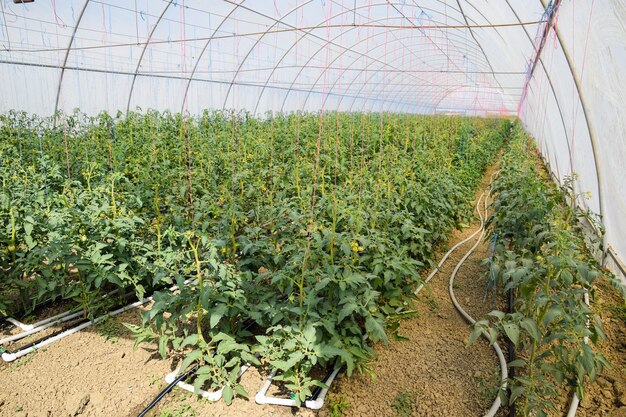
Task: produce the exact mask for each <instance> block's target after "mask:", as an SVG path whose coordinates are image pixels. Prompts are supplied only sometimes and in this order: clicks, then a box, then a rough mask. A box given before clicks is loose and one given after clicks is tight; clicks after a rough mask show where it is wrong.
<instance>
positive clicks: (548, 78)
mask: <svg viewBox="0 0 626 417" xmlns="http://www.w3.org/2000/svg"><path fill="white" fill-rule="evenodd" d="M505 1H506V4H507V5H508V6H509V9H510V10H511V12H513V15H514V16H515V18H516V19H517V21H518V22H520V23H521V22H522V20H521V19H520V17H519V15H518V14H517V11H516V10H515V9H514V8H513V6H511V3H510V2H509V0H505ZM522 29H523V30H524V33H525V34H526V37H527V38H528V41H529V42H530V44H531V45H533V47H534V42H533V39H532V36H530V33H528V30H527V29H526V27H524V26H522ZM539 63H540V64H541V68H542V69H543V73H544V74H545V76H546V79H547V80H548V84H549V85H550V90H551V91H552V96H553V97H554V101H555V103H556V107H557V109H558V110H559V118H560V119H561V124H562V125H563V132H564V133H565V142H566V144H567V150H568V152H570V153H571V149H570V144H569V141H570V140H571V138H570V137H569V134H568V132H567V126H566V124H565V119H564V118H563V112H562V111H561V103H560V101H559V98H558V96H557V94H556V90H555V89H554V84H553V83H552V77H550V73H549V72H548V70H547V68H546V65H545V63H544V62H543V58H541V56H540V57H539ZM529 85H530V84H529Z"/></svg>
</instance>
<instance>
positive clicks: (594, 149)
mask: <svg viewBox="0 0 626 417" xmlns="http://www.w3.org/2000/svg"><path fill="white" fill-rule="evenodd" d="M539 1H540V2H541V5H542V6H543V8H544V9H546V8H547V4H546V0H539ZM553 30H554V33H555V34H556V37H557V39H558V41H559V45H560V46H561V51H563V55H564V56H565V59H566V61H567V65H568V67H569V70H570V73H571V75H572V79H573V81H574V85H575V86H576V92H577V93H578V100H579V101H580V106H581V107H582V110H583V115H584V117H585V124H586V125H587V131H588V133H589V141H590V142H591V152H592V154H593V161H594V165H595V168H596V170H595V171H596V180H597V181H598V208H599V211H600V218H601V221H602V224H603V225H604V227H605V230H608V227H607V223H606V221H607V217H606V204H605V201H604V198H605V196H604V192H603V189H602V183H603V181H602V179H603V178H604V174H603V172H602V167H601V166H600V163H599V162H600V161H599V150H598V141H597V136H596V133H595V128H594V126H593V123H592V122H591V117H590V116H589V108H588V107H587V103H586V102H585V100H584V99H583V91H582V85H581V82H580V77H579V76H578V71H576V67H575V65H574V62H573V60H572V57H571V56H570V53H569V50H568V49H567V47H566V45H565V42H564V41H563V38H562V36H561V32H559V28H558V27H554V28H553ZM607 247H608V239H607V234H606V233H604V234H603V235H602V260H601V264H602V266H605V264H606V255H607Z"/></svg>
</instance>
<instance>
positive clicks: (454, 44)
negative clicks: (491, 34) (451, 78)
mask: <svg viewBox="0 0 626 417" xmlns="http://www.w3.org/2000/svg"><path fill="white" fill-rule="evenodd" d="M331 1H332V0H331ZM387 4H388V5H390V6H391V7H393V8H394V10H395V11H397V12H398V13H399V14H400V16H401V17H400V19H404V20H406V21H408V22H409V24H410V25H411V26H413V27H415V26H416V25H415V24H414V23H413V22H412V21H411V19H409V18H408V17H406V16H405V15H404V13H402V11H400V10H398V8H397V7H396V6H395V4H394V3H391V1H390V0H387ZM413 4H414V5H415V7H419V6H417V5H416V4H415V2H413ZM444 5H445V6H446V7H447V6H448V5H447V3H444ZM419 8H420V9H421V10H424V9H423V8H421V7H419ZM441 14H442V15H443V16H445V17H449V16H448V15H447V14H444V13H441ZM433 21H434V19H433ZM466 24H467V21H466ZM419 31H420V32H421V33H422V34H423V35H424V36H425V37H426V39H428V40H429V41H430V42H431V43H432V44H433V45H434V46H435V47H436V48H437V49H438V50H439V51H440V52H441V53H442V54H444V55H445V56H446V57H447V58H448V62H452V63H453V64H454V66H455V67H457V69H459V70H461V67H459V65H458V64H457V63H456V62H454V61H452V60H451V59H450V57H449V56H448V53H447V52H444V50H443V49H442V48H441V46H439V45H438V44H437V43H435V42H434V41H433V40H432V39H431V37H430V36H429V35H427V34H426V33H425V31H424V30H423V29H419ZM440 31H441V32H442V33H443V34H444V36H445V38H446V40H447V41H448V42H450V37H449V33H448V32H447V31H445V32H444V30H443V29H440ZM394 37H395V36H394ZM453 46H454V48H455V49H456V50H458V51H459V52H461V50H460V49H459V48H458V47H457V46H456V43H453Z"/></svg>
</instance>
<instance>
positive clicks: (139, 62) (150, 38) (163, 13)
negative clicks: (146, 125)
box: [126, 0, 174, 114]
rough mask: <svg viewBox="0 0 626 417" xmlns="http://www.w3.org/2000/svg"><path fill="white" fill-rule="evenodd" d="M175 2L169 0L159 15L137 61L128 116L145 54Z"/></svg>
mask: <svg viewBox="0 0 626 417" xmlns="http://www.w3.org/2000/svg"><path fill="white" fill-rule="evenodd" d="M173 1H174V0H169V2H168V3H167V5H166V6H165V8H163V11H162V12H161V14H160V15H159V17H158V19H157V21H156V23H155V24H154V26H153V27H152V30H151V31H150V34H149V35H148V40H147V42H146V43H144V45H143V48H142V49H141V55H139V61H137V68H135V75H133V81H132V82H131V83H130V90H129V91H128V103H127V104H126V114H128V112H129V111H130V100H131V98H132V96H133V91H134V89H135V81H136V80H137V73H138V72H139V68H140V67H141V62H142V61H143V57H144V54H145V53H146V49H148V45H149V44H150V41H151V40H152V36H153V35H154V32H155V31H156V28H157V26H159V23H161V19H163V16H165V12H167V9H169V7H170V6H171V5H172V2H173Z"/></svg>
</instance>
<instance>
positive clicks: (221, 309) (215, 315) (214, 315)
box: [209, 304, 228, 329]
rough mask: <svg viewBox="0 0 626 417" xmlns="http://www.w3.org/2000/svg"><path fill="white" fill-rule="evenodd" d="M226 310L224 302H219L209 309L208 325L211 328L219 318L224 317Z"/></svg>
mask: <svg viewBox="0 0 626 417" xmlns="http://www.w3.org/2000/svg"><path fill="white" fill-rule="evenodd" d="M227 311H228V307H227V306H226V305H225V304H219V305H218V306H217V307H215V308H214V309H213V310H212V311H211V316H210V319H209V325H210V326H211V328H212V329H213V328H214V327H215V326H217V324H218V323H219V321H220V319H221V318H222V317H224V315H225V314H226V312H227Z"/></svg>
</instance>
